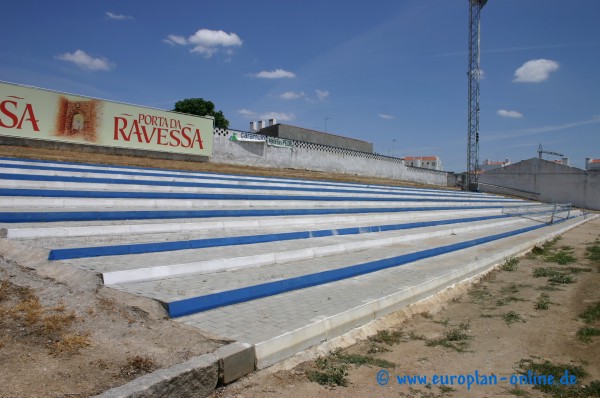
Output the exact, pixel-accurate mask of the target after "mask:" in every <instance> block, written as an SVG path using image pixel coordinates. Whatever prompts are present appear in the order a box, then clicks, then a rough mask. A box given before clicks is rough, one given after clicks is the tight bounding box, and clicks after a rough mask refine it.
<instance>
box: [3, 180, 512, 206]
mask: <svg viewBox="0 0 600 398" xmlns="http://www.w3.org/2000/svg"><path fill="white" fill-rule="evenodd" d="M0 179H5V180H23V181H62V182H84V183H95V184H119V185H127V184H134V185H149V186H173V187H199V188H235V189H247V190H263V189H265V187H267V186H268V185H239V184H226V183H202V182H184V181H158V180H129V179H115V178H95V177H71V176H61V175H56V176H53V175H31V174H6V173H2V174H0ZM268 187H269V188H270V189H271V190H273V188H274V186H268ZM277 190H280V191H299V192H328V191H331V190H330V189H323V188H305V187H289V186H286V187H277ZM334 192H338V193H362V194H364V193H365V192H364V190H357V189H336V190H335V191H334ZM389 194H390V195H407V194H408V193H401V192H389ZM414 194H417V195H419V194H418V193H414ZM497 200H499V201H506V202H522V200H516V199H504V198H499V199H497Z"/></svg>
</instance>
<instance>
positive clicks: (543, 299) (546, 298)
mask: <svg viewBox="0 0 600 398" xmlns="http://www.w3.org/2000/svg"><path fill="white" fill-rule="evenodd" d="M550 303H551V301H550V295H549V294H548V293H542V294H540V297H538V299H537V301H536V302H535V305H534V306H533V308H535V309H536V310H547V309H548V308H550Z"/></svg>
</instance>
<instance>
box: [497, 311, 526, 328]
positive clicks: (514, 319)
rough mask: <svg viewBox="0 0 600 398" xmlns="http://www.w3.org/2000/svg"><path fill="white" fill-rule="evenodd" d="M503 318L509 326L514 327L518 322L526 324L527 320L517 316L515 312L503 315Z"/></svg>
mask: <svg viewBox="0 0 600 398" xmlns="http://www.w3.org/2000/svg"><path fill="white" fill-rule="evenodd" d="M501 318H502V319H503V320H504V322H506V324H507V325H509V326H510V325H512V324H513V323H516V322H525V320H524V319H523V318H522V317H521V315H520V314H517V313H516V312H514V311H509V312H507V313H506V314H502V315H501Z"/></svg>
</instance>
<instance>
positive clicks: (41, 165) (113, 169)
mask: <svg viewBox="0 0 600 398" xmlns="http://www.w3.org/2000/svg"><path fill="white" fill-rule="evenodd" d="M3 167H6V168H11V167H12V168H17V169H18V168H20V169H22V170H25V169H29V170H31V169H33V170H35V169H40V170H66V171H87V172H91V173H114V174H125V175H146V176H165V175H166V176H172V177H180V176H183V177H201V178H206V179H213V180H222V181H227V180H238V181H251V182H259V183H261V182H262V183H264V182H277V183H289V184H294V185H299V186H302V185H314V186H330V187H352V188H356V189H362V190H369V191H373V190H383V191H405V192H410V191H418V192H430V193H439V194H449V193H452V194H455V195H463V196H466V197H476V196H488V194H485V193H478V192H462V191H448V190H444V189H435V188H433V189H432V188H415V187H401V186H383V185H370V184H360V183H347V182H337V181H316V180H301V179H294V178H282V177H258V176H247V175H222V174H217V173H206V172H191V171H178V170H162V169H149V168H138V167H118V166H106V165H90V164H80V163H66V162H47V161H39V160H31V159H8V158H0V169H1V168H3Z"/></svg>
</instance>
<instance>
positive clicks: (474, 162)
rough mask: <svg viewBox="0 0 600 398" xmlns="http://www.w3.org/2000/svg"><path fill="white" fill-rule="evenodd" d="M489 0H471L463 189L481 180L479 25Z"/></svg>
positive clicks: (471, 189)
mask: <svg viewBox="0 0 600 398" xmlns="http://www.w3.org/2000/svg"><path fill="white" fill-rule="evenodd" d="M487 2H488V0H469V72H468V76H469V127H468V137H467V174H466V176H465V177H466V178H465V181H464V182H463V184H464V185H463V189H465V190H468V191H477V190H478V182H479V175H478V171H479V78H480V76H481V71H480V69H479V58H480V57H479V43H480V40H479V25H480V21H481V19H480V16H481V9H482V8H483V6H485V4H486V3H487Z"/></svg>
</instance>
